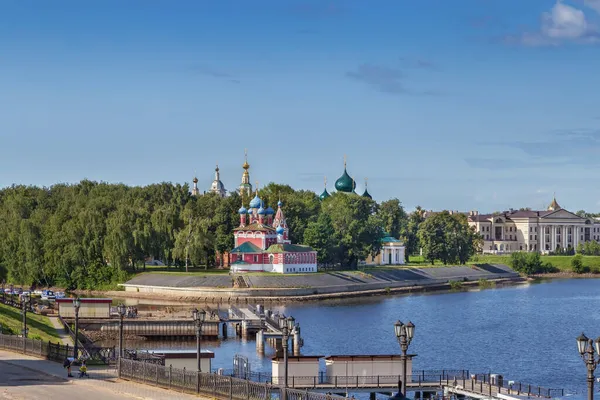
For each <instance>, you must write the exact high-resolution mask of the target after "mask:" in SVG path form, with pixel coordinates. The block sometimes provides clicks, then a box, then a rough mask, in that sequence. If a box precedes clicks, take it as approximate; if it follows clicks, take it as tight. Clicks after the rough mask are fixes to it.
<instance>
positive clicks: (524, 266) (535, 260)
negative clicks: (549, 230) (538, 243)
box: [510, 251, 558, 275]
mask: <svg viewBox="0 0 600 400" xmlns="http://www.w3.org/2000/svg"><path fill="white" fill-rule="evenodd" d="M510 263H511V267H512V269H514V270H515V271H517V272H520V273H522V274H525V275H533V274H540V273H547V272H556V271H557V270H558V269H557V268H555V267H554V266H553V265H552V264H550V263H549V262H546V263H544V262H542V257H541V256H540V253H537V252H535V253H525V252H522V251H518V252H515V253H512V254H511V257H510Z"/></svg>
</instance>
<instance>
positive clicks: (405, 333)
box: [394, 321, 415, 397]
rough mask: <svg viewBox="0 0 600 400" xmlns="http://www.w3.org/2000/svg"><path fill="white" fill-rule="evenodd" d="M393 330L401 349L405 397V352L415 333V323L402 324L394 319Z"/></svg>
mask: <svg viewBox="0 0 600 400" xmlns="http://www.w3.org/2000/svg"><path fill="white" fill-rule="evenodd" d="M394 332H395V333H396V338H398V343H399V344H400V349H401V350H402V383H403V385H404V393H403V394H404V397H406V360H407V359H408V356H407V355H406V352H407V351H408V345H409V344H410V342H411V341H412V338H413V336H414V334H415V324H413V323H412V322H410V321H408V324H406V325H404V324H403V323H402V322H400V321H396V323H395V324H394ZM398 390H399V391H400V392H402V388H401V387H399V388H398Z"/></svg>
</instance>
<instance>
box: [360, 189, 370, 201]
mask: <svg viewBox="0 0 600 400" xmlns="http://www.w3.org/2000/svg"><path fill="white" fill-rule="evenodd" d="M362 196H363V197H368V198H370V199H371V200H372V199H373V197H371V195H370V194H369V192H368V191H367V189H365V192H364V193H363V194H362Z"/></svg>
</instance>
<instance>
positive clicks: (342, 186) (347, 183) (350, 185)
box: [335, 168, 356, 193]
mask: <svg viewBox="0 0 600 400" xmlns="http://www.w3.org/2000/svg"><path fill="white" fill-rule="evenodd" d="M355 187H356V182H354V180H353V179H352V178H350V175H348V172H346V168H344V174H343V175H342V176H340V177H339V179H338V180H337V181H335V189H336V190H337V191H339V192H346V193H352V192H353V191H354V188H355Z"/></svg>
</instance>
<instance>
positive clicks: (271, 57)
mask: <svg viewBox="0 0 600 400" xmlns="http://www.w3.org/2000/svg"><path fill="white" fill-rule="evenodd" d="M599 32H600V0H572V1H566V0H564V1H559V2H557V1H555V0H527V1H524V0H503V1H496V0H460V1H449V0H419V1H416V0H410V1H409V0H393V1H392V0H389V1H384V0H374V1H364V0H361V1H358V0H344V1H342V0H340V1H334V0H313V1H309V0H298V1H297V0H289V1H275V0H271V1H266V0H265V1H252V2H251V1H246V0H237V1H228V0H219V1H201V0H194V1H184V0H179V1H159V0H138V1H135V0H129V1H125V2H124V1H120V0H119V1H117V0H102V1H100V0H88V1H85V2H83V1H79V0H77V1H66V0H64V1H60V0H56V1H52V2H47V1H41V0H38V1H27V0H14V1H13V0H5V1H2V2H0V106H1V107H0V148H1V149H2V156H1V157H0V186H7V185H11V184H13V183H23V184H37V185H51V184H53V183H57V182H77V181H79V180H81V179H83V178H88V179H94V180H102V181H108V182H124V183H126V184H131V185H144V184H149V183H153V182H159V181H172V182H181V183H183V182H186V181H187V182H189V181H190V180H191V178H192V177H193V175H194V172H195V171H196V172H197V175H198V178H199V180H200V182H199V183H200V185H201V187H202V188H207V187H209V185H210V182H211V181H212V177H213V170H214V164H215V163H216V162H218V163H219V166H220V168H221V176H222V180H223V182H224V183H225V186H226V187H227V188H228V189H233V188H235V186H236V185H238V184H239V181H240V178H241V172H242V169H241V164H242V162H243V158H244V148H247V149H248V155H249V162H250V164H251V179H252V181H253V182H255V181H258V182H259V183H260V184H261V185H262V184H265V183H267V182H270V181H275V182H283V183H288V184H290V185H292V186H293V187H295V188H304V189H311V190H314V191H317V192H320V191H321V190H322V188H323V177H324V176H327V178H328V181H329V189H330V190H331V188H332V186H333V183H334V181H335V179H337V178H338V177H339V176H340V175H341V173H342V170H343V158H344V155H347V157H348V172H349V173H350V174H351V175H353V176H354V177H355V179H356V180H357V182H358V183H359V187H358V189H359V190H360V191H362V187H363V185H362V182H363V180H364V178H365V177H368V178H369V191H370V193H371V194H372V195H373V196H374V197H375V198H376V199H377V200H385V199H388V198H391V197H397V198H399V199H400V200H401V201H402V202H403V203H404V204H405V206H406V207H407V208H413V207H414V206H416V205H421V206H423V207H425V208H427V209H458V210H471V209H477V210H480V211H494V210H500V209H506V208H509V207H514V208H518V207H533V208H541V207H545V206H546V205H547V204H548V203H549V202H550V200H551V198H552V193H553V192H556V196H557V199H558V201H559V203H561V205H562V206H563V207H566V208H569V209H572V210H578V209H586V210H588V211H600V185H598V184H597V182H598V180H597V179H598V178H597V176H598V174H597V170H598V168H599V167H600V157H599V155H600V109H599V108H598V103H599V102H598V100H599V99H600V74H599V73H598V71H600V52H599V49H600V33H599Z"/></svg>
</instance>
